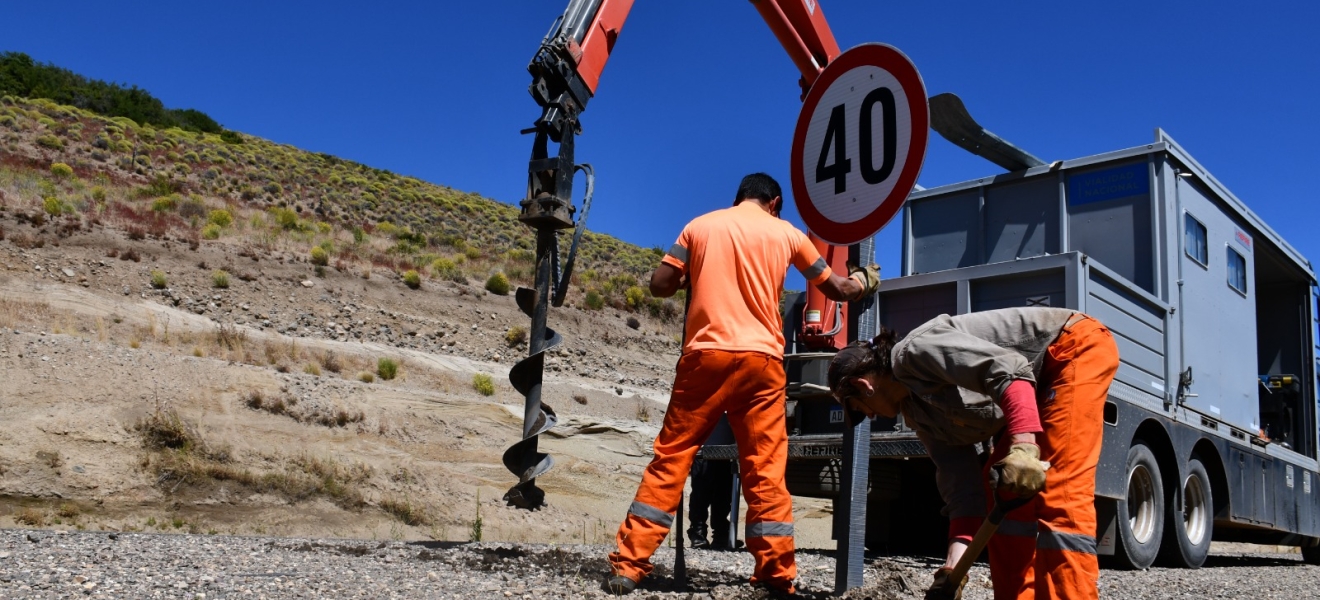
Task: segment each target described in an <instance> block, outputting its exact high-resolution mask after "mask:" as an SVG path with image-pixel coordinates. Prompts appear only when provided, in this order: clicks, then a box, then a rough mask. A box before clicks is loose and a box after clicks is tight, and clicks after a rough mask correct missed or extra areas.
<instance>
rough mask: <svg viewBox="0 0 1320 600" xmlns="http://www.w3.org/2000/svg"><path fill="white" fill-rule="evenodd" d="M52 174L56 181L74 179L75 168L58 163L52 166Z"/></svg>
mask: <svg viewBox="0 0 1320 600" xmlns="http://www.w3.org/2000/svg"><path fill="white" fill-rule="evenodd" d="M50 174H51V175H52V176H54V177H55V178H56V179H68V178H70V177H73V167H70V166H69V165H66V164H64V163H62V162H57V163H55V164H53V165H51V166H50Z"/></svg>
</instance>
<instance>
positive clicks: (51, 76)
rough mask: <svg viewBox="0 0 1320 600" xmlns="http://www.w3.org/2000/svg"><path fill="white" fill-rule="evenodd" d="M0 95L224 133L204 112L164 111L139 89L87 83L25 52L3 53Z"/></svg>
mask: <svg viewBox="0 0 1320 600" xmlns="http://www.w3.org/2000/svg"><path fill="white" fill-rule="evenodd" d="M0 94H11V95H14V96H23V97H25V98H46V99H48V100H53V101H55V102H58V103H60V104H67V105H70V106H76V107H78V108H81V109H84V110H90V111H92V112H96V113H100V114H103V115H107V116H111V117H128V118H130V119H133V120H134V121H136V122H138V123H143V124H150V125H153V126H156V127H162V128H164V127H178V128H181V129H185V130H188V131H202V132H206V133H220V132H222V131H224V128H222V127H221V126H220V124H219V123H216V122H215V119H212V118H211V117H210V116H208V115H207V114H206V113H203V112H201V111H198V110H194V109H191V108H186V109H175V108H165V105H164V104H163V103H161V101H160V100H159V99H157V98H156V97H155V96H152V95H151V94H150V93H149V92H147V91H146V90H144V89H142V88H139V87H137V86H130V87H124V86H122V85H119V84H117V83H107V82H105V81H101V80H99V79H88V78H86V77H83V76H82V75H79V74H77V73H74V72H73V71H70V70H68V69H63V68H60V67H57V66H55V65H52V64H43V63H38V62H36V61H34V60H32V57H30V56H28V55H26V54H23V53H22V52H4V53H0Z"/></svg>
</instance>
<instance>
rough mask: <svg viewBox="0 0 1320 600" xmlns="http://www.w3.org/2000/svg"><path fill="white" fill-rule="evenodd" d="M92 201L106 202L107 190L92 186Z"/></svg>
mask: <svg viewBox="0 0 1320 600" xmlns="http://www.w3.org/2000/svg"><path fill="white" fill-rule="evenodd" d="M92 200H95V201H97V202H105V188H103V187H101V186H99V185H95V186H92Z"/></svg>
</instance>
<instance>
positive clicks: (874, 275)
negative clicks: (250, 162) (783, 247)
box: [793, 232, 880, 302]
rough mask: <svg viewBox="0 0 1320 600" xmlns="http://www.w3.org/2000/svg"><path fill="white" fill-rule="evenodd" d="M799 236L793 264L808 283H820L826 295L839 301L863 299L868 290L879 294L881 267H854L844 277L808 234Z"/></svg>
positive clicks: (822, 291) (817, 285)
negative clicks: (825, 257)
mask: <svg viewBox="0 0 1320 600" xmlns="http://www.w3.org/2000/svg"><path fill="white" fill-rule="evenodd" d="M796 236H797V238H798V239H797V248H795V249H794V252H793V266H794V267H796V268H797V270H798V272H799V273H802V277H804V278H806V280H807V283H810V284H811V285H814V286H816V288H817V289H819V290H820V292H821V293H822V294H825V297H826V298H829V299H830V300H833V301H835V302H851V301H853V300H860V299H861V298H862V297H863V296H865V295H866V294H868V293H872V294H874V293H875V289H876V288H877V287H879V285H880V272H879V271H878V270H876V269H877V267H875V266H874V265H872V266H871V267H868V268H866V269H862V268H858V267H852V273H850V274H849V275H848V276H847V277H843V276H841V275H839V274H838V273H835V272H834V270H832V269H830V266H829V264H827V263H826V262H825V259H824V258H823V257H821V255H820V252H818V251H817V250H816V246H815V245H814V244H812V243H811V240H810V239H808V238H807V236H806V235H804V234H802V233H801V232H798V233H797V234H796Z"/></svg>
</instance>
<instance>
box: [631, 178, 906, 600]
mask: <svg viewBox="0 0 1320 600" xmlns="http://www.w3.org/2000/svg"><path fill="white" fill-rule="evenodd" d="M783 203H784V199H783V197H782V194H781V193H780V188H779V184H778V183H777V182H775V180H774V179H773V178H771V177H770V176H769V175H766V174H764V173H756V174H753V175H748V176H747V177H744V178H743V180H742V183H741V184H740V185H739V186H738V194H737V196H736V198H735V200H734V203H733V207H732V208H726V209H723V210H717V211H714V212H711V213H708V214H705V215H702V216H700V217H697V218H696V219H694V220H693V221H692V222H690V223H688V225H687V227H684V228H683V232H682V234H680V235H679V237H678V241H677V242H676V243H675V244H674V245H673V247H671V248H670V249H669V252H668V253H666V254H665V256H664V259H663V261H662V262H661V264H660V266H659V267H658V268H657V269H656V270H655V273H653V274H652V275H651V294H652V295H654V296H656V297H657V298H665V297H669V296H672V295H673V294H674V293H675V292H676V291H678V289H679V288H680V287H683V286H684V282H686V283H687V285H688V287H689V290H688V308H687V317H686V319H687V320H686V325H685V327H684V339H683V354H682V357H681V358H680V359H679V361H678V369H677V373H676V375H675V377H674V389H673V392H672V393H671V394H670V397H669V409H668V411H666V412H665V420H664V424H663V425H662V426H661V428H660V433H659V434H658V435H657V436H656V438H655V457H654V458H652V459H651V464H650V465H648V466H647V467H646V471H645V472H643V473H642V483H641V485H640V486H639V487H638V489H637V495H636V497H635V498H634V500H633V503H632V505H631V507H629V509H628V516H627V518H626V519H624V521H623V524H622V525H621V526H619V533H618V540H617V541H618V551H617V552H613V553H611V554H610V557H609V560H610V566H611V567H612V569H613V576H612V577H610V578H609V579H608V580H607V581H606V588H607V589H608V590H609V591H610V592H613V593H615V594H626V593H628V592H630V591H632V590H633V589H634V588H635V587H636V585H637V582H639V581H641V579H642V578H643V577H645V576H646V575H647V574H648V573H650V572H651V569H652V568H653V566H652V564H651V561H650V559H651V555H652V554H654V553H655V550H656V548H658V547H659V546H660V543H661V542H662V541H664V539H665V536H666V535H667V534H668V533H669V528H670V527H671V526H672V524H673V519H674V512H675V511H676V510H677V508H678V502H679V498H680V497H681V496H682V494H683V483H684V481H685V480H686V479H687V475H688V469H689V468H690V467H691V465H692V460H693V457H694V456H695V454H696V452H697V449H698V447H700V445H701V443H702V442H703V441H705V439H706V437H707V436H709V435H710V433H711V430H712V429H713V428H714V427H715V423H716V422H717V421H718V420H719V418H720V415H721V414H723V413H726V412H727V413H728V415H729V425H730V426H732V428H733V435H734V438H735V439H736V440H737V444H738V455H739V457H738V460H739V469H740V471H741V473H742V490H743V496H744V498H746V500H747V527H746V530H745V534H746V539H747V549H748V550H749V551H751V553H752V555H753V556H754V557H755V559H756V567H755V570H754V571H753V573H752V578H751V582H752V584H753V585H757V584H760V585H765V586H768V587H770V588H773V589H776V590H780V591H785V592H790V593H791V592H793V591H794V587H793V581H794V579H795V578H796V577H797V566H796V564H795V562H794V556H793V506H792V501H791V499H790V497H789V495H788V488H787V487H786V486H785V484H784V466H785V464H786V462H787V459H788V432H787V428H786V425H785V422H784V390H785V385H786V384H785V379H784V365H783V354H784V336H783V323H782V318H781V317H780V314H779V297H780V294H781V293H782V291H783V284H784V275H785V272H786V270H787V269H788V265H790V264H792V265H793V266H794V267H796V268H797V269H798V271H800V272H801V273H802V276H803V277H805V278H806V280H807V281H808V282H809V283H811V284H812V285H815V286H817V287H819V288H820V290H821V292H823V293H824V294H825V296H826V297H828V298H830V299H833V300H838V301H844V300H853V299H857V298H860V297H862V296H864V295H866V294H873V293H874V292H875V288H876V286H878V285H879V283H880V280H879V276H878V274H876V272H875V269H874V268H873V267H872V268H869V269H854V273H853V275H851V276H850V277H840V276H839V275H837V274H835V273H833V272H832V271H831V270H830V268H829V266H828V265H826V264H825V260H824V259H822V258H821V257H820V254H819V253H818V252H817V251H816V249H815V247H814V246H813V245H812V243H811V241H809V240H808V239H807V236H806V235H804V234H803V233H802V232H801V231H799V230H798V229H797V228H795V227H793V226H792V225H790V224H789V223H787V222H785V221H783V220H780V219H779V218H778V217H779V211H780V209H781V208H782V207H783Z"/></svg>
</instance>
